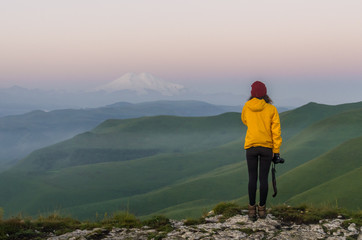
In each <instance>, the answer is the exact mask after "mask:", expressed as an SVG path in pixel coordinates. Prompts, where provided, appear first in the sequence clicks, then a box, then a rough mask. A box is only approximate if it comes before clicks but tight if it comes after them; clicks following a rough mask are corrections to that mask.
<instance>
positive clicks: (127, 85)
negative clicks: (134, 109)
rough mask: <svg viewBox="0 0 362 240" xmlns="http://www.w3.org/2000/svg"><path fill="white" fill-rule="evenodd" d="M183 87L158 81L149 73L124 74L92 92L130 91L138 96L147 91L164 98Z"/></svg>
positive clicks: (176, 93) (174, 93)
mask: <svg viewBox="0 0 362 240" xmlns="http://www.w3.org/2000/svg"><path fill="white" fill-rule="evenodd" d="M183 89H185V87H184V86H182V85H180V84H176V83H171V82H168V81H165V80H162V79H159V78H157V77H155V76H153V75H152V74H149V73H126V74H124V75H123V76H121V77H120V78H118V79H116V80H114V81H112V82H110V83H108V84H105V85H102V86H99V87H97V88H95V89H93V91H102V90H103V91H106V92H117V91H122V90H131V91H135V92H137V94H139V95H144V94H147V92H148V91H149V90H151V91H155V92H158V93H160V94H162V95H164V96H174V95H178V94H179V93H180V92H181V90H183Z"/></svg>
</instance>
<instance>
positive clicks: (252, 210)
mask: <svg viewBox="0 0 362 240" xmlns="http://www.w3.org/2000/svg"><path fill="white" fill-rule="evenodd" d="M248 216H249V219H250V220H251V221H256V205H254V206H251V205H249V206H248Z"/></svg>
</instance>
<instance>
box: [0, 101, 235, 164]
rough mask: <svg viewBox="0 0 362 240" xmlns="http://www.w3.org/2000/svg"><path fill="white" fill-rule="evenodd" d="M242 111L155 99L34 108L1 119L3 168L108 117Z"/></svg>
mask: <svg viewBox="0 0 362 240" xmlns="http://www.w3.org/2000/svg"><path fill="white" fill-rule="evenodd" d="M230 111H235V112H240V111H241V106H240V107H232V106H217V105H212V104H208V103H205V102H199V101H156V102H145V103H137V104H132V103H128V102H118V103H114V104H111V105H107V106H105V107H100V108H89V109H62V110H54V111H50V112H45V111H41V110H37V111H32V112H29V113H26V114H22V115H13V116H7V117H2V118H0V171H2V170H4V169H6V168H8V167H10V166H11V165H13V164H15V162H16V159H20V158H23V157H25V156H26V155H27V154H29V153H30V152H32V151H34V150H36V149H38V148H41V147H45V146H47V145H50V144H54V143H57V142H60V141H63V140H66V139H68V138H71V137H73V136H75V135H76V134H79V133H82V132H85V131H88V130H91V129H92V128H94V127H95V126H97V125H98V124H100V123H101V122H103V121H104V120H107V119H125V118H136V117H142V116H155V115H175V116H212V115H217V114H220V113H224V112H230Z"/></svg>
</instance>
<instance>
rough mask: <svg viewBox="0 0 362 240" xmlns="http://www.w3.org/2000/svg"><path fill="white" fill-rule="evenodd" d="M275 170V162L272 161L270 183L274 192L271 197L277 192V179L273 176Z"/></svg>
mask: <svg viewBox="0 0 362 240" xmlns="http://www.w3.org/2000/svg"><path fill="white" fill-rule="evenodd" d="M276 172H277V170H276V169H275V164H274V163H272V183H273V189H274V194H273V197H275V196H276V195H277V193H278V190H277V179H276V177H275V173H276Z"/></svg>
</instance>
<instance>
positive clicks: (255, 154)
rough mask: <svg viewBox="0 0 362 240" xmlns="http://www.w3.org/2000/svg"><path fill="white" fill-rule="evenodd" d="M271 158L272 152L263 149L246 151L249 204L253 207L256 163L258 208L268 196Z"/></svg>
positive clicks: (268, 149)
mask: <svg viewBox="0 0 362 240" xmlns="http://www.w3.org/2000/svg"><path fill="white" fill-rule="evenodd" d="M272 158H273V150H272V149H271V148H265V147H252V148H249V149H247V150H246V161H247V163H248V171H249V185H248V192H249V204H250V205H251V206H254V205H255V197H256V187H257V185H256V182H257V179H258V163H259V165H260V168H259V181H260V203H259V204H260V206H264V205H265V203H266V198H267V196H268V176H269V170H270V164H271V160H272Z"/></svg>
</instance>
